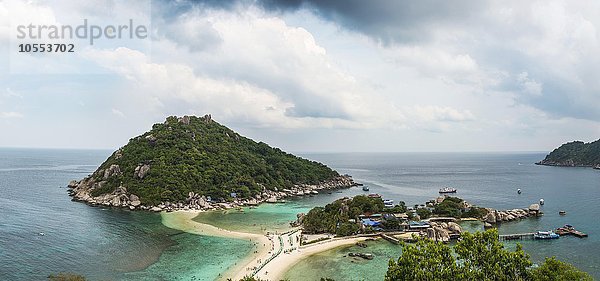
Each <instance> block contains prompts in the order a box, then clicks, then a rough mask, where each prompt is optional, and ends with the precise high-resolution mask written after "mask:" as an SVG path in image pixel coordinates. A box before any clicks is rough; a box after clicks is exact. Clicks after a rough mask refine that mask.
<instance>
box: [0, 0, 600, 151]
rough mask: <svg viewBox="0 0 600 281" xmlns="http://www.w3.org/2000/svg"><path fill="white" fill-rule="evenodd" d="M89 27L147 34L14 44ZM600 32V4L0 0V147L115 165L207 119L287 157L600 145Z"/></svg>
mask: <svg viewBox="0 0 600 281" xmlns="http://www.w3.org/2000/svg"><path fill="white" fill-rule="evenodd" d="M84 19H87V20H88V21H89V22H90V24H92V23H93V24H97V25H99V26H103V27H105V26H108V25H121V24H126V23H128V22H129V20H132V21H133V22H135V23H136V24H139V25H144V26H146V27H148V30H149V36H148V37H147V38H129V39H118V40H110V39H107V38H100V39H98V40H97V41H96V42H95V43H94V44H93V45H92V44H90V43H89V42H88V40H84V39H62V40H58V41H57V39H50V38H49V37H48V38H43V39H34V38H25V39H19V38H18V37H17V36H16V30H17V27H18V26H19V25H28V24H33V25H72V26H75V25H79V24H82V22H83V20H84ZM599 29H600V2H598V1H592V0H590V1H554V0H544V1H429V0H422V1H392V0H390V1H383V0H373V1H361V0H344V1H341V0H340V1H331V0H319V1H317V0H287V1H276V0H252V1H251V0H234V1H217V0H205V1H186V0H179V1H138V0H135V1H116V0H114V1H112V0H92V1H62V0H55V1H14V0H0V132H2V133H1V134H0V147H44V148H101V149H116V148H118V147H120V146H122V145H124V144H126V143H127V141H128V140H129V139H130V138H132V137H134V136H136V135H139V134H141V133H143V132H145V131H147V130H149V129H150V128H151V126H152V124H154V123H158V122H163V121H164V120H165V118H166V117H167V116H170V115H177V116H182V115H198V116H202V115H204V114H207V113H210V114H211V115H212V117H213V119H214V120H216V121H218V122H219V123H221V124H224V125H226V126H228V127H230V128H232V129H234V130H236V131H238V132H239V133H241V134H242V135H245V136H247V137H250V138H252V139H255V140H257V141H258V140H260V141H264V142H266V143H268V144H270V145H272V146H276V147H280V148H282V149H284V150H287V151H292V152H453V151H457V152H461V151H550V150H552V149H553V148H555V147H557V146H559V145H560V144H562V143H564V142H568V141H573V140H582V141H586V142H589V141H594V140H596V139H598V138H600V79H598V77H599V76H598V73H600V48H599V47H600V39H599V38H600V32H599ZM27 43H67V44H68V43H72V44H74V46H75V51H74V52H73V53H47V54H32V53H19V52H18V49H17V46H18V45H19V44H27Z"/></svg>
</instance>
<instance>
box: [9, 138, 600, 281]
mask: <svg viewBox="0 0 600 281" xmlns="http://www.w3.org/2000/svg"><path fill="white" fill-rule="evenodd" d="M109 154H110V151H78V150H31V149H0V280H44V279H45V276H47V275H48V274H50V273H55V272H60V271H71V272H76V273H80V274H84V275H86V276H87V277H88V278H89V280H214V278H218V275H219V274H220V273H222V272H223V271H225V270H226V269H227V268H230V267H231V266H233V265H235V264H236V263H237V262H239V261H240V260H241V259H242V258H243V256H245V255H246V253H248V252H251V251H252V245H250V244H249V243H248V242H245V241H242V240H235V239H224V238H214V237H205V236H199V235H193V234H188V233H182V232H180V231H177V230H173V229H170V228H167V227H165V226H164V225H162V224H161V221H160V216H159V215H157V214H152V213H146V212H129V211H123V210H117V209H103V208H95V207H89V206H87V205H85V204H81V203H77V202H72V201H70V198H69V197H68V196H67V195H66V189H65V188H64V186H65V185H66V183H68V181H69V180H71V179H79V178H82V177H84V176H86V175H87V174H89V173H91V172H92V171H93V170H94V169H95V168H96V167H97V166H98V165H99V164H100V163H101V162H102V161H103V160H104V159H105V158H106V157H108V155H109ZM305 157H308V158H310V159H313V160H317V161H321V162H324V163H326V164H328V165H330V166H331V167H333V168H335V169H337V170H338V171H340V172H341V173H349V174H352V175H353V176H354V177H355V179H356V180H358V181H359V182H363V183H365V184H367V185H369V186H370V188H371V191H370V192H374V193H375V192H376V193H380V194H382V195H383V196H384V197H385V198H390V199H394V200H396V201H398V200H404V201H406V202H407V203H408V204H409V205H410V204H416V203H422V202H424V201H426V200H429V199H431V198H434V197H435V196H437V190H438V189H439V188H440V187H442V186H454V187H456V188H458V190H459V192H458V194H457V195H458V196H460V197H462V198H465V199H467V200H468V201H470V202H472V203H475V204H477V205H480V206H489V207H494V208H498V209H506V208H516V207H527V206H528V205H529V204H531V203H533V202H537V200H539V198H544V199H545V201H546V205H545V206H544V207H543V211H544V212H545V213H546V215H545V216H544V217H542V218H540V219H528V220H523V221H520V222H514V223H505V224H503V225H502V226H501V227H500V232H501V233H512V232H527V231H535V230H545V229H551V228H556V227H558V226H561V225H563V224H565V223H570V224H573V225H575V226H576V227H577V228H579V229H580V230H582V231H585V232H586V233H588V234H589V235H590V237H588V238H586V239H577V238H573V237H565V238H561V239H559V240H555V241H522V244H523V246H524V249H525V250H526V252H528V253H529V254H530V255H531V256H532V258H533V259H534V260H535V261H542V260H543V258H544V257H546V256H553V255H555V256H557V257H558V258H559V259H562V260H565V261H568V262H571V263H573V264H575V265H577V266H578V267H580V268H581V269H583V270H586V271H588V272H590V273H591V274H593V275H594V277H596V278H600V268H599V265H600V254H598V253H600V224H597V223H596V214H599V213H600V204H598V203H600V193H599V192H598V191H599V190H600V173H599V172H598V171H594V170H592V169H584V168H558V167H543V166H535V165H533V164H532V163H533V162H535V161H538V160H540V159H542V158H543V157H544V154H543V153H526V154H498V153H496V154H475V153H470V154H469V153H467V154H459V153H443V154H435V153H395V154H394V153H392V154H383V153H376V154H362V153H349V154H307V155H305ZM517 188H521V189H522V190H523V194H521V195H518V194H516V189H517ZM363 193H365V192H363V191H362V190H361V189H360V188H350V189H347V190H344V191H342V192H341V193H337V192H333V193H332V194H327V193H324V194H320V195H318V196H315V197H307V198H304V199H299V200H292V201H290V202H289V203H287V204H271V205H268V204H267V205H261V206H260V207H259V208H256V209H246V210H245V211H244V213H243V214H241V213H240V214H236V213H233V214H228V215H225V216H224V215H223V214H222V213H214V214H206V215H207V216H206V217H202V218H199V220H200V221H210V222H212V223H214V224H216V225H218V226H221V227H224V228H228V229H233V230H240V229H241V228H250V229H251V230H252V231H254V232H260V231H261V227H262V228H265V227H268V228H269V227H274V228H276V229H285V228H286V227H287V224H288V223H289V221H291V220H294V219H295V214H296V213H297V212H299V211H306V210H308V209H309V208H311V207H313V206H316V205H324V204H327V203H329V202H331V201H333V200H335V199H338V198H341V197H343V196H353V195H356V194H363ZM559 210H565V211H567V215H566V216H559V215H558V211H559ZM238 224H239V225H238ZM236 227H237V229H236ZM40 232H44V233H45V235H44V236H40V235H38V233H40ZM507 246H514V243H513V244H507ZM349 250H352V251H354V249H348V248H340V249H334V250H332V251H328V252H325V253H322V254H319V255H318V256H317V257H315V258H314V259H311V260H310V261H306V262H301V263H299V264H298V265H297V266H296V267H295V268H293V269H292V271H291V272H290V273H289V274H290V276H292V277H294V279H292V280H312V279H310V278H309V279H306V278H303V277H302V276H303V274H304V275H307V276H310V275H311V274H313V273H319V274H325V273H327V274H329V273H331V274H337V275H339V276H342V277H343V278H336V280H353V279H352V278H351V277H352V276H362V275H355V274H359V273H360V274H368V276H370V277H368V278H372V279H365V280H380V279H378V278H379V277H378V276H383V274H385V268H386V265H387V262H385V261H386V260H387V258H388V257H393V256H394V255H398V254H399V248H398V247H397V246H391V245H390V244H388V243H380V244H378V243H374V244H373V245H371V246H369V248H367V249H366V250H367V251H373V252H374V253H375V254H376V256H378V257H381V258H382V259H380V260H379V258H377V260H378V262H374V261H376V260H373V261H354V262H352V261H351V260H349V259H348V258H347V257H343V256H344V255H345V254H347V251H349ZM382 261H383V262H382ZM194 277H195V278H194Z"/></svg>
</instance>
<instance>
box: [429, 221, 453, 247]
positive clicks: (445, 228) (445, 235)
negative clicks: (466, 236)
mask: <svg viewBox="0 0 600 281" xmlns="http://www.w3.org/2000/svg"><path fill="white" fill-rule="evenodd" d="M429 225H431V227H430V228H427V229H426V231H427V238H429V239H432V240H435V241H441V242H444V243H447V242H449V241H450V235H451V234H456V235H460V234H461V233H462V228H461V227H460V225H459V224H458V223H455V222H440V223H438V222H429Z"/></svg>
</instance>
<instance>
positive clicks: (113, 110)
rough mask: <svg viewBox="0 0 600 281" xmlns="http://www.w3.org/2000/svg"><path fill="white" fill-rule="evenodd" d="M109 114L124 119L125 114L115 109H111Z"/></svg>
mask: <svg viewBox="0 0 600 281" xmlns="http://www.w3.org/2000/svg"><path fill="white" fill-rule="evenodd" d="M110 112H111V113H112V114H114V115H116V116H118V117H125V114H124V113H123V112H121V111H120V110H118V109H116V108H113V109H111V110H110Z"/></svg>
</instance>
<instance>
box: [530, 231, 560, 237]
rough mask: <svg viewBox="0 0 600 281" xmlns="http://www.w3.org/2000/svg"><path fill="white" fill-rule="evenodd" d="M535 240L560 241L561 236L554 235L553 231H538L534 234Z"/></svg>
mask: <svg viewBox="0 0 600 281" xmlns="http://www.w3.org/2000/svg"><path fill="white" fill-rule="evenodd" d="M533 238H534V239H558V238H560V235H558V234H556V233H554V232H553V231H552V230H548V231H538V232H536V233H535V234H533Z"/></svg>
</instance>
